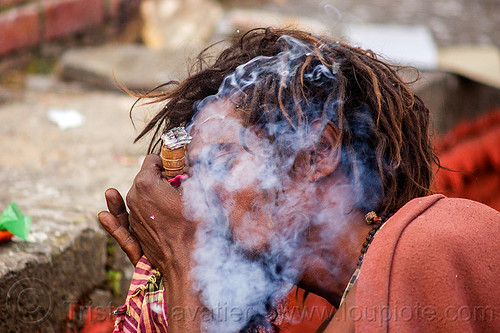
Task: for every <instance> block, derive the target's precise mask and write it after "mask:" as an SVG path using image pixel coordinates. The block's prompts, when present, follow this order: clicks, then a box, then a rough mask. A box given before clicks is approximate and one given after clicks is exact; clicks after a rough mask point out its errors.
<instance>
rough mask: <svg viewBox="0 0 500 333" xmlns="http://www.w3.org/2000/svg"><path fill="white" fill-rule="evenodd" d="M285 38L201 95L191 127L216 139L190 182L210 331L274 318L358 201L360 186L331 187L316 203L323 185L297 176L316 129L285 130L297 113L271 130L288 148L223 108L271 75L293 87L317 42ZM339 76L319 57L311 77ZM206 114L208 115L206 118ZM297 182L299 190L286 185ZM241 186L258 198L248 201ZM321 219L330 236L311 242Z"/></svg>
mask: <svg viewBox="0 0 500 333" xmlns="http://www.w3.org/2000/svg"><path fill="white" fill-rule="evenodd" d="M278 43H281V44H282V46H281V49H282V50H283V51H282V52H281V53H279V54H278V55H277V56H274V57H258V58H255V59H253V60H251V61H250V62H248V63H247V64H245V65H242V66H240V67H238V69H237V70H236V71H235V72H234V73H233V74H232V75H229V76H228V77H227V78H226V79H225V80H224V82H223V84H222V85H221V87H220V89H219V92H218V94H217V95H216V96H212V97H210V98H207V99H206V100H204V101H202V102H201V103H199V105H198V108H199V110H198V111H199V113H198V115H197V116H196V117H198V123H197V120H196V119H197V118H196V117H195V122H194V123H195V126H194V127H195V128H194V130H193V128H191V130H192V133H191V134H192V135H193V136H194V137H195V138H194V140H201V141H203V142H207V143H212V144H207V145H206V146H205V147H203V149H200V151H199V152H198V154H197V156H196V160H194V161H192V170H191V173H192V177H191V178H189V179H188V180H186V181H185V182H184V183H183V187H184V191H183V193H184V195H183V198H184V202H185V206H186V212H187V214H188V218H190V219H192V220H194V221H199V222H198V223H199V227H198V229H197V232H196V244H195V248H196V250H195V252H194V261H195V267H194V268H193V272H192V273H193V277H194V279H195V288H196V289H197V291H199V292H200V293H201V297H202V302H203V303H204V305H205V306H206V307H207V308H208V309H210V310H212V314H213V320H212V321H211V322H210V323H208V328H209V331H210V332H238V331H240V330H242V329H243V328H245V327H246V326H247V325H248V323H249V321H251V320H256V319H259V318H262V317H266V316H267V314H268V312H269V310H270V306H271V307H272V306H274V305H275V304H276V302H277V301H279V300H280V299H282V298H283V297H284V296H286V294H287V293H288V292H289V291H290V289H291V286H292V285H291V284H292V283H294V282H296V281H297V279H298V278H299V277H300V275H301V274H302V268H301V267H302V266H303V265H302V264H301V260H303V259H304V258H306V257H313V256H314V255H316V253H321V252H322V251H324V250H325V249H328V248H330V246H331V244H332V243H333V242H335V241H336V235H337V234H338V231H339V230H342V229H345V227H346V226H345V225H344V224H345V222H344V221H345V220H346V219H345V217H346V216H347V215H348V214H350V212H352V208H353V207H351V206H348V205H347V204H346V202H353V201H352V198H350V196H352V195H353V193H354V192H353V185H352V184H339V185H338V186H334V187H332V188H325V189H324V190H323V193H321V194H320V195H321V199H322V201H323V202H327V204H322V205H320V204H318V205H316V204H315V202H311V201H313V200H315V198H317V197H318V195H319V194H318V193H317V192H315V190H314V187H312V186H310V183H309V182H308V181H307V180H305V179H303V180H301V179H295V178H293V177H292V176H291V173H290V169H291V168H292V165H293V161H294V160H295V157H296V154H297V153H298V152H300V151H301V150H302V149H304V148H305V147H304V145H306V144H307V138H308V133H305V132H304V131H302V130H295V131H288V130H284V128H290V124H289V123H287V122H288V120H287V119H283V120H280V121H277V122H274V123H273V124H270V125H269V126H267V127H266V130H267V132H268V134H269V133H277V135H280V136H281V139H280V140H281V141H280V142H281V146H280V147H278V146H277V145H276V143H275V142H271V141H270V140H268V139H267V138H266V137H265V136H262V135H259V133H258V131H254V130H252V129H251V128H247V129H243V126H242V121H241V118H239V117H238V116H237V112H233V113H231V112H225V113H224V112H221V111H220V110H222V109H224V108H234V105H232V103H233V100H237V98H236V99H233V98H232V97H233V96H238V94H240V93H244V92H245V91H246V90H247V89H248V88H249V87H252V86H254V85H255V84H256V83H257V82H259V80H263V79H265V78H266V76H268V75H270V74H271V73H272V75H273V76H274V77H277V78H279V83H280V85H282V86H283V87H286V85H287V83H288V82H289V80H290V79H292V77H293V76H294V75H296V71H295V70H294V68H295V65H296V62H297V61H298V60H299V59H301V58H303V57H304V56H308V55H311V54H312V52H313V50H312V48H311V46H310V45H308V44H306V43H304V42H302V41H299V40H297V39H294V38H292V37H282V38H280V39H279V41H278ZM335 74H336V72H335V70H334V68H330V67H327V66H325V65H324V64H322V63H321V62H319V63H318V64H317V66H315V67H314V68H312V69H311V70H310V71H308V72H306V73H304V78H305V79H307V80H309V81H310V82H312V83H313V84H315V85H316V86H318V87H319V86H321V85H322V84H330V85H331V84H334V82H335ZM335 105H336V101H332V102H331V110H330V111H329V112H331V113H334V112H335ZM310 107H315V105H314V104H311V105H310ZM200 110H201V111H200ZM202 114H203V115H208V116H206V118H204V119H202V120H200V118H199V116H200V115H202ZM221 126H223V130H221ZM193 131H194V133H193ZM228 131H229V132H231V131H232V132H233V133H234V132H235V131H242V133H243V135H242V136H241V140H242V141H244V142H240V143H239V144H240V146H241V145H244V146H245V148H246V149H245V150H247V151H246V152H241V149H240V151H238V152H235V151H233V150H232V149H233V148H231V145H230V144H227V143H224V137H223V136H224V133H226V132H228ZM283 142H285V143H288V145H289V146H288V149H289V154H288V155H286V156H285V157H284V155H283V154H280V153H279V151H278V150H279V149H282V148H283ZM292 185H293V186H292ZM292 187H293V188H294V190H293V191H287V190H285V189H287V188H292ZM241 193H250V195H249V196H246V198H249V197H250V198H253V199H252V201H250V203H249V204H248V203H247V205H248V209H246V208H245V207H247V206H243V202H242V200H241ZM241 207H243V208H245V209H244V211H243V212H241ZM305 209H308V210H311V209H313V210H314V211H313V212H311V211H308V214H307V216H309V218H308V217H306V214H304V210H305ZM235 216H237V218H238V219H239V221H240V222H239V223H238V226H237V229H238V230H236V227H235V226H234V225H233V224H232V223H233V220H234V219H235ZM283 216H286V217H287V219H286V220H283V219H282V218H281V217H283ZM311 216H312V218H310V217H311ZM319 225H321V227H322V228H324V234H323V236H322V238H321V239H318V240H315V242H314V243H313V244H311V243H310V242H308V243H306V238H307V233H308V229H309V228H310V227H311V226H314V227H317V226H319ZM256 226H257V227H256ZM258 226H262V227H258ZM259 228H260V229H259ZM261 230H264V232H262V231H261ZM328 265H329V267H328V269H329V270H330V271H331V272H332V273H335V270H337V269H338V263H337V260H336V258H331V261H330V262H328Z"/></svg>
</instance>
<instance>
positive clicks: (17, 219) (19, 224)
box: [0, 202, 31, 240]
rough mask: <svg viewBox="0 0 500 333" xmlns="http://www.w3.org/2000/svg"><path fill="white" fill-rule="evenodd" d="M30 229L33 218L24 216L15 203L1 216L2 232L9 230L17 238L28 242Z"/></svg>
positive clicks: (0, 227) (0, 228) (0, 225)
mask: <svg viewBox="0 0 500 333" xmlns="http://www.w3.org/2000/svg"><path fill="white" fill-rule="evenodd" d="M30 228H31V218H30V217H29V216H24V214H23V213H22V212H21V210H20V209H19V207H18V206H17V204H16V203H15V202H11V203H10V205H9V206H7V208H6V209H5V210H4V211H3V213H2V215H0V230H8V231H10V232H12V233H13V234H14V235H16V236H17V237H20V238H22V239H24V240H27V239H28V235H29V233H30Z"/></svg>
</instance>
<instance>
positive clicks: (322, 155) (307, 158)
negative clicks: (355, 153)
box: [294, 119, 340, 181]
mask: <svg viewBox="0 0 500 333" xmlns="http://www.w3.org/2000/svg"><path fill="white" fill-rule="evenodd" d="M339 134H340V130H339V129H338V127H337V126H335V124H334V123H332V122H331V121H328V122H327V123H326V125H323V122H322V121H321V120H320V119H317V120H314V121H313V122H312V123H311V125H310V131H309V135H308V139H310V140H311V142H310V144H309V148H307V149H304V150H303V151H301V152H300V153H299V154H298V155H297V157H296V160H295V163H294V169H295V171H296V173H297V176H298V177H305V178H307V179H309V180H310V181H319V180H321V179H323V178H325V177H327V176H329V175H331V174H332V173H333V172H334V171H335V170H336V169H337V168H338V166H339V163H340V144H338V138H339Z"/></svg>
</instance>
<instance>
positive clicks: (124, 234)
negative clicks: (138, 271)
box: [98, 188, 142, 266]
mask: <svg viewBox="0 0 500 333" xmlns="http://www.w3.org/2000/svg"><path fill="white" fill-rule="evenodd" d="M104 196H105V197H106V203H107V205H108V209H109V212H108V211H102V212H100V213H99V215H98V217H99V221H100V222H101V225H102V226H103V227H104V229H105V230H106V231H107V232H108V233H109V234H110V235H111V237H113V238H114V239H115V240H116V242H117V243H118V245H120V247H121V249H122V250H123V252H125V254H126V255H127V256H128V258H129V259H130V262H132V264H133V265H134V266H135V265H136V264H137V262H138V261H139V259H140V258H141V257H142V250H141V246H140V245H139V243H138V242H137V239H136V238H135V237H134V236H132V234H131V233H130V231H129V229H128V228H129V223H128V213H127V208H126V207H125V203H124V202H123V198H122V196H121V195H120V192H118V191H117V190H116V189H114V188H110V189H108V190H107V191H106V193H105V194H104Z"/></svg>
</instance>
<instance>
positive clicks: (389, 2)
mask: <svg viewBox="0 0 500 333" xmlns="http://www.w3.org/2000/svg"><path fill="white" fill-rule="evenodd" d="M261 7H262V8H264V9H266V10H268V11H278V12H281V13H282V14H288V15H303V16H308V17H314V18H316V19H319V20H320V21H321V22H322V23H324V24H328V25H329V26H330V27H331V28H332V29H337V28H340V29H342V27H343V26H347V25H349V24H352V23H355V24H360V23H379V24H402V25H423V26H426V27H428V28H429V29H431V31H432V32H433V34H434V37H435V38H436V41H437V42H438V44H439V45H454V44H493V45H497V46H500V34H498V33H495V32H496V31H500V1H497V0H478V1H469V0H441V1H434V0H421V1H414V0H398V1H394V0H358V1H350V0H328V1H302V0H288V1H286V2H284V3H279V2H277V1H268V4H266V5H264V6H261Z"/></svg>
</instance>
